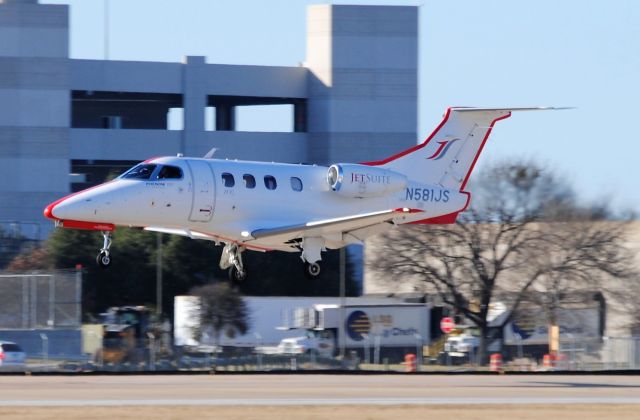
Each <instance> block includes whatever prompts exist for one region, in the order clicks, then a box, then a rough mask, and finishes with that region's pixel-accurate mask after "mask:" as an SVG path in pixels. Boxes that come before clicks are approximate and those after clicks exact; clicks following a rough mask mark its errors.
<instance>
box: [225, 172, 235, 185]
mask: <svg viewBox="0 0 640 420" xmlns="http://www.w3.org/2000/svg"><path fill="white" fill-rule="evenodd" d="M222 183H223V184H224V186H225V187H227V188H232V187H233V186H234V185H236V180H235V179H233V175H231V174H230V173H228V172H225V173H223V174H222Z"/></svg>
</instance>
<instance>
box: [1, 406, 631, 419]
mask: <svg viewBox="0 0 640 420" xmlns="http://www.w3.org/2000/svg"><path fill="white" fill-rule="evenodd" d="M0 418H2V419H3V420H9V419H22V420H24V419H33V420H41V419H98V420H101V419H109V420H113V419H138V420H140V419H150V418H154V419H260V420H276V419H278V420H279V419H284V418H290V419H305V420H306V419H316V420H317V419H331V420H354V419H367V420H378V419H379V420H383V419H384V420H388V419H394V418H395V419H402V420H408V419H428V418H438V419H455V420H467V419H469V420H470V419H477V420H485V419H491V420H494V419H498V420H507V419H509V420H512V419H522V420H529V419H548V420H551V419H563V420H573V419H576V420H592V419H594V420H595V419H640V410H638V405H620V404H615V405H613V404H612V405H609V404H598V405H577V404H568V405H560V404H553V405H508V406H496V405H465V406H452V405H433V406H432V405H429V406H413V405H411V406H389V407H387V406H297V407H280V406H251V407H211V406H188V407H172V406H164V407H137V406H134V407H0Z"/></svg>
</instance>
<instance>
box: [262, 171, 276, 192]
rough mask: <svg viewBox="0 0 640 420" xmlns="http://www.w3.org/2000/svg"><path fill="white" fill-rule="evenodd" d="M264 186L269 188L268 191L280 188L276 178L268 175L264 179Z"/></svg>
mask: <svg viewBox="0 0 640 420" xmlns="http://www.w3.org/2000/svg"><path fill="white" fill-rule="evenodd" d="M264 186H265V187H267V189H268V190H275V189H276V188H277V187H278V183H277V182H276V179H275V178H274V177H272V176H271V175H266V176H265V177H264Z"/></svg>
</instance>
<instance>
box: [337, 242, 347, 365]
mask: <svg viewBox="0 0 640 420" xmlns="http://www.w3.org/2000/svg"><path fill="white" fill-rule="evenodd" d="M345 252H346V251H345V248H344V247H342V248H340V328H339V329H338V331H339V333H340V338H339V339H340V357H341V359H342V360H344V357H345V340H346V334H345V332H346V331H345V325H344V323H345V319H344V318H345V310H346V308H345V306H346V304H347V298H346V296H345V294H346V290H345V289H346V288H345V276H346V273H345V265H346V257H345Z"/></svg>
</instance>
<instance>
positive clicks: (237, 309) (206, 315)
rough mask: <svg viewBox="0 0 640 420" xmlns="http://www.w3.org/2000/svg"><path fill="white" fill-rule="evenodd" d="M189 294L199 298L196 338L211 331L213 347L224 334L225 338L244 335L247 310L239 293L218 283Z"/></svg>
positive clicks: (247, 318) (199, 288) (222, 283)
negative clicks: (198, 320) (198, 321)
mask: <svg viewBox="0 0 640 420" xmlns="http://www.w3.org/2000/svg"><path fill="white" fill-rule="evenodd" d="M191 294H193V295H194V296H198V297H199V298H200V305H199V307H198V308H197V310H198V314H197V315H198V316H199V319H200V323H199V324H198V326H197V327H196V331H194V332H195V333H196V334H195V335H196V337H201V335H202V333H203V332H205V331H211V332H212V335H213V338H214V345H218V344H219V342H220V336H221V335H222V334H223V333H224V334H225V335H226V336H227V337H235V336H236V334H245V333H246V332H247V331H248V329H249V310H248V308H247V305H246V303H245V302H244V300H243V299H242V296H241V295H240V293H239V292H238V291H237V290H236V289H234V288H232V287H231V286H230V285H229V284H228V283H225V282H220V283H214V284H207V285H204V286H199V287H196V288H194V289H193V290H192V291H191Z"/></svg>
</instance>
